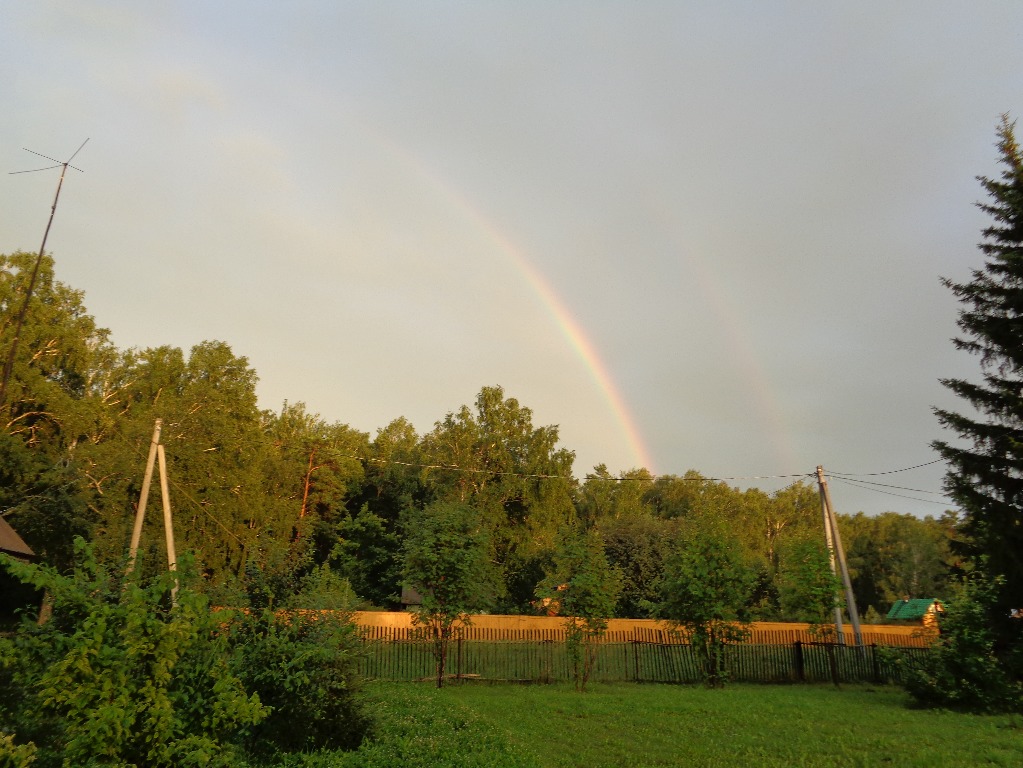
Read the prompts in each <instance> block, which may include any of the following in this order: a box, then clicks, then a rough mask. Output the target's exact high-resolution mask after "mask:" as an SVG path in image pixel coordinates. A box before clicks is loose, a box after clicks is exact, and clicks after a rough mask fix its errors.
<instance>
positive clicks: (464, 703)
mask: <svg viewBox="0 0 1023 768" xmlns="http://www.w3.org/2000/svg"><path fill="white" fill-rule="evenodd" d="M370 691H371V692H372V694H373V696H374V698H375V699H376V700H377V706H378V708H379V710H380V716H381V727H380V729H379V731H378V733H377V735H376V737H375V738H374V740H373V741H372V742H371V743H367V744H364V745H363V747H362V748H361V749H360V750H359V751H358V752H354V753H349V754H338V753H334V754H330V755H328V754H320V755H307V756H293V757H292V758H290V759H289V760H288V761H286V762H284V763H281V765H285V766H305V767H306V768H325V767H326V766H344V767H346V768H348V767H354V766H374V767H376V766H380V767H381V768H383V767H384V766H387V767H388V768H391V767H397V766H410V767H412V768H415V767H417V766H423V768H426V767H427V766H429V767H430V768H442V767H443V766H456V767H458V768H470V767H472V768H475V767H477V766H479V767H483V766H493V767H495V768H497V767H499V766H501V767H503V766H509V768H518V767H522V768H574V767H575V766H586V768H618V767H619V766H623V767H624V766H628V767H629V768H644V767H645V766H693V767H694V768H696V767H699V766H708V767H710V766H722V767H724V766H729V767H731V766H756V767H757V768H771V767H772V766H778V767H781V766H786V767H789V766H899V767H900V768H902V767H903V766H921V767H924V766H926V768H945V767H948V768H952V767H960V766H961V767H963V768H966V767H970V768H972V767H973V766H1006V768H1008V767H1009V766H1012V767H1013V768H1016V767H1017V766H1020V765H1023V718H1021V717H1019V716H984V717H981V716H973V715H962V714H956V713H951V712H935V711H928V710H914V709H909V708H907V706H906V701H907V700H906V696H905V694H904V693H902V692H901V691H899V690H897V689H892V688H873V687H867V686H847V687H844V688H842V689H841V690H836V689H834V688H832V687H829V686H766V685H765V686H754V685H734V686H731V687H729V688H725V689H724V690H717V691H711V690H707V689H704V688H701V687H695V686H667V685H637V684H628V683H623V684H604V685H595V686H593V688H592V690H591V691H589V692H587V693H585V694H578V693H576V692H575V691H574V690H573V689H572V688H571V687H570V686H561V685H555V686H514V685H502V686H496V685H495V686H488V685H463V686H452V687H449V688H444V689H442V690H437V689H435V688H431V687H429V686H428V685H426V684H409V683H377V684H374V685H372V686H371V687H370Z"/></svg>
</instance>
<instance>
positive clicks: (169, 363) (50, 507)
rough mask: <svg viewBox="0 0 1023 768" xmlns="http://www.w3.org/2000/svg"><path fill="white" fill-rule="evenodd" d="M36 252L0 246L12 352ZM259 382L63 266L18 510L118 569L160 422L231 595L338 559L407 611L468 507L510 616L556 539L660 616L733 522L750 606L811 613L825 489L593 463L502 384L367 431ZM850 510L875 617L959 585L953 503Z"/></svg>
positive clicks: (10, 501) (31, 354)
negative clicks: (443, 521) (433, 515)
mask: <svg viewBox="0 0 1023 768" xmlns="http://www.w3.org/2000/svg"><path fill="white" fill-rule="evenodd" d="M35 258H36V257H35V254H28V253H13V254H9V255H3V256H0V317H2V318H3V327H2V333H0V350H3V354H4V355H6V354H7V352H8V350H9V349H10V347H11V340H12V336H13V333H14V323H13V317H14V315H15V313H16V309H17V308H18V306H20V301H21V297H22V296H23V295H24V287H25V286H24V285H23V283H25V282H26V280H27V276H28V274H29V272H30V271H31V267H32V265H33V263H34V259H35ZM256 384H257V372H256V371H255V370H253V369H252V368H251V367H250V366H249V364H248V362H247V360H246V359H245V357H243V356H239V355H237V354H235V352H234V351H233V350H232V349H231V347H230V346H229V344H227V343H225V342H222V341H206V342H203V343H201V344H198V345H196V346H194V347H193V348H192V349H191V350H189V351H188V352H187V353H186V352H185V351H183V350H181V349H178V348H173V347H169V346H157V347H151V348H147V349H128V350H120V349H117V348H116V347H115V346H114V345H113V343H112V342H111V341H110V336H109V332H108V331H107V330H105V329H102V328H99V327H97V326H96V323H95V321H94V319H93V318H92V317H91V316H90V315H89V313H88V310H87V308H86V305H85V297H84V296H83V294H82V292H81V291H78V290H75V289H74V288H73V287H71V286H68V285H65V284H63V283H61V282H60V281H59V280H58V279H57V278H56V277H55V274H54V263H53V261H52V259H51V258H50V257H48V256H47V257H45V258H44V259H43V260H42V264H41V270H40V273H39V279H38V283H37V285H36V287H35V291H34V295H33V297H32V301H31V303H30V305H29V307H28V313H27V316H26V319H25V324H24V327H23V329H22V331H21V334H20V344H19V347H18V353H17V357H16V359H15V360H14V365H13V369H12V376H11V380H10V384H9V387H8V392H7V398H6V400H7V402H6V403H4V404H2V406H0V514H2V516H3V517H4V518H5V519H6V520H7V521H8V522H9V523H10V524H11V525H12V526H13V527H15V529H16V530H17V531H18V533H19V534H20V535H21V536H22V537H23V538H24V539H25V541H26V542H27V543H28V544H29V545H30V546H31V547H32V548H33V549H34V550H35V552H36V553H37V554H38V555H39V556H40V557H41V558H42V559H43V560H44V561H45V562H47V563H49V564H52V565H54V566H56V567H58V568H61V569H67V568H68V567H69V566H70V565H71V562H72V542H73V538H74V537H75V536H81V537H83V538H84V539H85V540H87V541H90V542H92V544H93V547H94V550H95V552H96V555H97V557H98V558H100V560H101V561H103V562H107V563H111V564H113V563H117V562H120V561H122V560H123V559H124V557H125V555H126V551H127V547H128V541H129V537H130V533H131V527H132V521H133V518H134V513H135V508H136V505H137V504H138V500H139V492H140V487H141V483H142V477H143V470H144V467H145V462H146V455H147V451H148V448H149V443H150V439H151V435H152V432H153V425H154V421H155V419H157V418H160V419H162V420H163V432H162V438H161V440H162V443H163V444H164V446H165V449H166V454H167V461H168V465H169V473H168V474H169V477H170V480H171V488H170V495H171V498H172V503H173V505H174V510H175V513H174V514H175V536H176V539H177V547H178V549H179V550H181V551H186V550H187V551H191V552H192V553H194V556H195V558H196V562H197V564H198V568H199V569H200V573H201V574H202V577H203V579H202V583H203V584H204V585H205V589H206V590H207V592H208V593H209V595H210V597H211V599H214V600H216V601H219V602H220V603H222V604H232V603H237V602H238V601H239V600H242V599H243V597H242V596H243V595H244V594H245V593H246V583H247V581H251V578H253V575H254V574H258V578H259V579H260V580H261V583H263V584H264V588H265V589H268V590H270V591H271V592H273V593H274V594H275V595H276V596H277V598H278V599H284V598H285V597H286V596H287V595H288V594H290V593H291V592H293V591H294V590H296V589H297V588H298V587H297V585H298V584H299V583H300V582H301V580H302V578H303V577H304V576H305V575H306V574H308V573H309V572H310V571H312V569H314V568H315V567H317V566H322V565H326V566H327V567H329V569H330V570H331V571H332V572H333V573H334V574H336V575H338V576H341V577H343V578H345V579H347V580H348V582H349V583H350V585H351V587H352V589H353V590H354V592H355V594H356V595H357V597H358V599H359V601H360V602H361V604H363V605H364V606H366V607H378V608H392V607H395V606H396V605H397V603H398V599H399V594H400V589H401V580H402V578H401V558H400V553H401V552H402V547H403V543H404V542H406V541H410V540H414V539H415V537H416V536H417V528H416V526H417V524H418V523H417V521H418V520H421V515H420V514H419V513H421V512H422V510H424V509H426V508H427V507H429V506H430V505H431V504H434V503H442V502H458V503H460V504H463V505H467V506H469V507H470V508H471V509H472V510H474V511H475V514H476V515H478V521H479V525H480V526H481V528H482V529H483V530H484V531H485V533H486V541H487V547H488V552H489V561H490V564H491V565H492V566H493V567H492V568H490V569H488V572H489V573H490V574H492V575H491V577H490V578H491V581H492V582H493V583H492V584H490V585H489V586H490V589H489V595H490V598H491V599H490V606H489V607H490V609H491V610H493V611H495V612H505V613H524V612H531V611H535V610H536V608H535V607H534V606H535V603H536V598H537V594H538V592H537V587H538V585H539V584H541V582H543V581H544V579H545V578H546V577H547V576H548V575H549V574H550V573H551V569H552V567H553V564H554V558H555V553H556V551H557V546H558V543H559V541H562V540H564V539H566V538H567V537H568V536H569V535H570V534H577V533H582V532H588V533H591V534H592V535H596V536H598V537H599V539H600V540H601V541H602V542H603V547H604V552H605V554H606V557H607V560H608V562H609V564H610V565H611V566H612V567H613V568H614V569H615V570H616V571H617V573H618V574H619V576H620V587H621V588H620V591H619V593H618V598H617V601H616V603H615V607H614V613H615V615H616V616H619V617H646V616H650V615H652V609H653V608H652V606H653V603H654V602H655V601H656V599H657V596H656V592H655V589H656V582H657V580H658V577H659V575H660V574H661V572H662V570H663V565H664V563H665V561H666V558H669V557H670V556H671V554H672V552H673V551H674V550H677V549H678V547H680V546H682V544H680V542H683V541H685V540H686V539H687V538H689V537H690V536H691V535H692V534H693V532H694V531H699V530H700V529H701V528H702V527H705V526H707V525H710V524H714V525H718V524H721V523H722V522H723V523H725V525H726V528H727V530H729V531H730V532H731V534H732V535H733V536H734V537H735V538H736V539H737V540H738V542H739V543H740V544H741V550H742V553H743V557H744V559H745V562H746V564H747V565H748V567H749V568H750V569H752V571H753V572H754V573H755V575H756V584H755V589H754V590H753V592H752V594H753V597H752V598H751V599H750V602H749V605H747V606H746V607H745V608H746V611H747V612H748V615H749V616H750V617H751V618H757V619H765V620H767V619H795V618H800V617H799V616H797V615H794V609H792V608H791V605H792V604H793V603H792V601H791V600H787V599H786V595H785V592H786V589H789V588H790V587H789V586H787V585H791V583H792V579H790V578H787V574H788V573H791V572H792V569H793V568H795V567H796V566H797V565H798V563H797V561H798V559H799V557H800V554H799V553H800V552H803V551H804V550H805V546H804V545H805V544H806V542H814V543H816V542H822V540H823V536H822V522H821V507H820V500H819V498H818V492H817V489H816V486H814V485H810V484H809V483H804V482H800V483H796V484H794V485H792V486H789V487H787V488H785V489H783V490H781V491H778V492H776V493H773V494H769V493H765V492H763V491H761V490H758V489H747V490H740V489H738V488H734V487H729V486H728V485H727V484H726V483H723V482H720V481H712V480H708V479H706V478H704V477H702V476H701V475H700V474H699V473H698V472H696V471H689V472H686V473H685V474H684V475H681V476H677V475H662V476H658V477H653V476H652V475H651V474H650V473H649V472H648V471H647V470H646V469H643V468H638V469H631V470H629V471H626V472H621V473H619V474H613V473H612V472H610V471H608V469H607V468H606V467H605V466H603V465H601V466H597V467H595V468H593V469H592V470H589V471H582V472H581V471H580V470H579V469H577V468H575V467H573V460H574V454H573V452H572V451H571V450H570V449H568V448H565V447H563V446H561V445H559V437H558V428H557V426H556V425H543V426H541V425H536V424H534V423H533V420H532V414H531V412H530V409H529V408H528V407H526V406H525V405H523V404H521V403H519V402H518V401H517V400H516V399H515V398H514V397H512V396H511V394H510V393H506V392H504V391H503V390H502V389H501V387H499V386H486V387H483V388H482V389H481V390H480V391H479V393H478V394H477V395H476V398H475V401H474V402H473V403H472V404H470V405H461V406H457V407H455V408H454V409H453V410H452V411H451V412H449V413H447V414H445V415H443V416H441V418H439V420H438V421H437V422H436V423H435V425H434V427H433V429H431V430H430V431H429V432H426V433H425V434H419V433H418V432H417V431H416V429H415V428H414V427H413V426H412V425H411V424H410V423H409V422H408V421H407V420H406V419H404V418H401V417H399V418H395V419H394V421H392V422H391V423H390V424H387V425H385V426H383V427H381V428H380V429H379V430H378V431H377V433H376V435H369V434H366V433H364V432H360V431H358V430H355V429H352V428H351V427H349V426H347V425H345V424H342V423H328V422H326V421H324V420H323V419H321V418H320V417H319V416H317V415H316V414H313V413H309V412H307V410H306V409H305V407H304V405H303V404H302V403H301V402H300V401H298V400H296V401H295V402H293V403H285V404H284V405H283V406H282V407H281V409H280V410H279V411H268V410H260V408H259V407H258V405H257V398H256ZM296 394H298V395H300V394H301V393H296ZM578 475H582V477H581V479H579V477H578ZM839 519H840V525H841V528H842V534H843V539H844V540H845V545H846V550H847V555H848V559H849V565H850V568H851V573H852V581H853V586H854V590H855V594H856V598H857V602H858V604H859V608H860V611H861V613H865V615H866V616H867V618H868V620H870V619H877V618H878V617H879V616H881V615H883V614H884V613H885V612H886V611H887V609H888V608H889V606H890V605H891V603H892V602H893V601H894V600H897V599H900V598H903V597H942V596H944V595H945V593H946V591H947V579H948V574H949V570H950V565H952V555H951V552H950V546H949V545H950V541H951V539H952V538H953V537H954V535H955V524H956V519H955V516H954V515H953V514H952V513H945V514H944V515H942V516H941V517H938V518H932V517H927V518H923V519H920V518H917V517H914V516H912V515H907V514H897V513H895V512H889V513H885V514H882V515H880V516H876V517H871V516H866V515H864V514H861V513H860V514H855V515H840V516H839ZM142 551H143V562H144V563H148V564H149V567H150V568H154V569H155V568H156V567H157V566H159V565H161V564H162V562H163V553H162V531H160V528H159V526H158V525H155V524H151V525H149V526H147V529H146V534H145V536H144V538H143V550H142ZM6 607H7V608H10V606H6Z"/></svg>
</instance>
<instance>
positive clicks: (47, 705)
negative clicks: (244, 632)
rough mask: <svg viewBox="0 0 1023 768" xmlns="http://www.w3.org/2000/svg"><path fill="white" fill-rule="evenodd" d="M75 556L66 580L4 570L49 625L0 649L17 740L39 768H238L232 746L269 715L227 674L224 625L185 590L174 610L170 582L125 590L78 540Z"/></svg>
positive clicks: (30, 628)
mask: <svg viewBox="0 0 1023 768" xmlns="http://www.w3.org/2000/svg"><path fill="white" fill-rule="evenodd" d="M74 549H75V562H76V565H75V568H74V571H73V573H72V575H70V576H62V575H60V574H58V573H57V572H56V571H55V570H53V569H51V568H47V567H44V566H39V565H29V564H25V563H18V562H16V561H13V560H11V559H6V560H5V561H4V562H3V564H4V565H5V566H6V567H7V568H8V570H9V571H11V572H12V573H13V574H14V575H15V576H17V577H18V578H20V579H21V580H22V581H25V582H26V583H30V584H32V585H33V586H35V587H36V588H37V589H46V590H47V591H48V592H49V594H50V596H51V599H52V601H53V616H52V619H51V620H50V621H49V622H47V623H46V624H44V625H43V626H41V627H38V626H36V625H34V624H31V623H28V622H26V623H25V624H24V625H23V626H22V627H21V629H20V631H19V632H18V634H17V635H16V637H15V638H14V640H13V641H12V642H8V643H6V644H5V645H4V647H3V649H2V653H3V663H2V667H3V668H4V670H5V672H4V674H3V675H0V686H3V688H2V690H0V700H2V701H5V702H7V705H8V707H9V712H7V713H5V714H6V716H8V717H9V718H10V722H11V723H12V724H13V731H14V733H15V734H16V738H17V739H18V740H19V741H20V742H21V743H22V744H25V742H26V741H34V742H35V744H36V745H37V746H38V748H39V750H38V760H39V764H40V765H41V766H50V765H59V764H63V765H65V766H91V765H116V766H127V765H145V766H151V767H152V768H162V767H163V766H168V767H169V766H193V765H194V766H200V765H201V766H229V765H232V764H234V763H235V762H236V760H235V757H236V752H235V750H234V749H233V747H232V742H233V741H234V740H235V739H236V738H237V737H238V736H239V735H240V733H241V732H242V731H244V729H245V728H247V727H250V726H252V725H254V724H255V723H257V722H259V721H260V720H261V719H262V718H263V717H265V716H266V713H267V710H266V708H265V707H263V706H262V705H261V704H260V703H259V700H258V698H256V697H255V696H249V695H247V694H246V693H245V691H244V690H243V688H242V685H241V683H240V681H239V680H238V678H236V677H235V676H233V675H232V674H231V672H230V670H229V669H228V665H227V660H228V655H227V649H226V645H225V642H226V638H225V637H224V632H223V630H222V625H221V623H220V618H218V617H216V616H214V615H212V614H211V612H210V611H209V609H208V606H207V604H206V602H205V600H204V598H203V597H202V596H201V595H199V594H198V593H196V592H194V591H192V590H190V589H187V588H182V589H180V591H179V592H178V596H177V602H176V603H174V604H170V601H169V600H167V596H168V595H169V594H170V591H171V589H172V587H174V586H175V584H176V581H175V577H174V576H173V575H172V574H164V575H163V576H162V577H160V578H158V579H156V580H155V581H153V582H152V583H151V584H149V585H147V586H144V585H142V584H140V583H139V582H138V581H137V580H136V579H133V578H129V579H127V580H126V581H124V582H122V580H121V579H120V578H117V577H115V574H114V572H113V571H111V570H109V569H107V568H104V567H102V566H100V565H99V564H98V563H97V562H96V560H95V558H94V557H93V554H92V550H91V548H90V547H89V546H88V545H87V544H86V543H85V542H84V541H83V540H82V539H81V538H78V539H76V541H75V545H74ZM9 751H10V750H9ZM21 754H22V757H24V756H25V755H26V754H27V753H25V752H22V753H21ZM12 759H18V758H12ZM14 764H15V765H17V763H16V762H15V763H14Z"/></svg>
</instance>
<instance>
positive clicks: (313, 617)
mask: <svg viewBox="0 0 1023 768" xmlns="http://www.w3.org/2000/svg"><path fill="white" fill-rule="evenodd" d="M232 641H233V645H234V649H235V651H234V661H233V668H234V670H235V672H236V674H237V675H238V676H239V677H240V678H241V679H242V681H243V683H244V685H245V689H246V690H248V691H251V692H253V693H255V694H258V696H259V700H260V701H261V702H262V703H264V704H266V705H269V706H270V708H271V712H270V714H269V715H268V716H267V717H266V718H265V719H263V720H262V721H261V722H260V723H259V724H257V725H255V726H254V727H253V728H252V729H251V730H250V731H249V732H248V734H247V737H246V739H245V744H246V746H247V747H248V748H249V750H250V751H252V752H254V753H257V754H272V753H275V752H295V751H303V750H315V749H354V748H355V747H358V746H359V744H360V743H361V742H362V740H363V737H364V736H365V735H366V734H367V732H368V731H369V729H370V725H371V717H370V715H369V712H368V710H367V707H366V704H365V700H364V697H363V695H362V691H361V680H360V679H359V676H358V669H357V659H358V654H359V653H360V652H361V642H360V639H359V637H358V630H357V628H356V627H355V625H354V624H353V623H352V622H351V615H350V614H348V613H345V612H341V611H313V610H298V609H296V610H281V611H272V610H270V609H269V608H264V609H263V610H261V611H253V612H252V613H250V614H248V615H246V616H244V617H241V618H240V619H239V620H237V621H236V622H235V624H234V626H233V631H232Z"/></svg>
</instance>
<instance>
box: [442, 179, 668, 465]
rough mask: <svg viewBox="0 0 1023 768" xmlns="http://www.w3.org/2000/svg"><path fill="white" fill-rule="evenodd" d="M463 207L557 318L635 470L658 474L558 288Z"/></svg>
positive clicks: (473, 211) (628, 412)
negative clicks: (622, 438) (606, 407)
mask: <svg viewBox="0 0 1023 768" xmlns="http://www.w3.org/2000/svg"><path fill="white" fill-rule="evenodd" d="M456 199H457V198H456ZM461 207H462V208H463V210H464V211H465V213H466V214H467V215H469V216H470V217H471V218H472V219H473V220H474V221H475V222H476V223H477V224H478V225H479V226H480V227H481V228H482V229H483V230H484V231H485V232H486V233H487V235H488V236H489V237H490V239H491V240H492V241H494V243H495V244H496V245H498V246H499V247H500V248H501V250H503V251H504V253H505V254H507V255H508V256H509V257H510V258H511V260H512V262H513V263H514V264H515V266H516V267H517V268H518V270H519V271H520V272H521V273H522V275H523V276H524V277H525V278H526V281H527V282H528V283H529V285H530V286H531V287H532V289H533V290H534V291H535V292H536V295H537V296H539V297H540V300H541V301H542V303H543V304H544V306H545V307H546V308H547V310H548V311H549V312H550V313H551V315H553V317H554V320H555V322H556V323H557V325H558V328H559V329H560V330H561V333H562V334H563V335H564V337H565V338H566V339H567V340H568V343H569V344H570V345H571V347H572V349H573V350H575V353H576V354H577V355H578V356H579V357H580V358H581V359H582V361H583V364H584V365H585V366H586V368H587V370H588V371H589V373H590V376H591V377H592V378H593V380H594V382H596V384H597V387H598V388H599V389H600V391H601V393H602V394H603V396H604V399H605V400H607V403H608V405H609V406H610V407H611V411H612V413H614V416H615V420H616V421H617V422H618V424H619V425H620V426H621V429H622V434H623V435H624V436H625V442H626V444H627V445H628V446H629V451H630V452H631V453H632V457H633V460H634V461H635V462H636V464H635V467H634V468H640V467H645V468H646V469H648V470H650V472H654V463H653V459H651V457H650V451H649V450H648V449H647V447H646V444H645V443H644V441H643V437H642V435H641V434H640V431H639V427H638V426H637V425H636V420H635V418H634V417H633V415H632V411H631V410H630V409H629V406H628V404H627V403H626V402H625V398H624V397H623V396H622V393H621V391H619V389H618V387H617V386H615V383H614V379H612V378H611V372H610V371H609V370H608V367H607V365H606V364H605V363H604V361H603V360H602V359H601V358H600V354H599V353H598V352H597V348H596V346H595V345H594V343H593V341H592V340H591V339H590V338H589V336H587V335H586V333H585V331H583V329H582V326H580V325H579V323H578V322H576V320H575V318H574V317H572V314H571V313H570V312H569V311H568V308H567V307H566V306H565V302H564V301H563V300H562V299H561V298H560V297H559V296H558V295H557V293H555V292H554V288H553V287H551V284H550V283H549V282H548V281H547V280H546V279H545V278H544V277H543V275H541V274H540V272H539V270H537V269H536V268H535V267H534V266H533V265H532V264H530V263H529V261H527V260H526V258H525V256H524V255H522V253H521V251H520V250H519V249H517V248H515V246H514V245H512V243H511V242H510V241H508V239H507V238H505V237H504V235H503V234H501V232H500V231H499V230H497V229H496V228H495V227H494V226H492V225H491V224H490V223H489V222H488V221H487V220H486V219H484V218H483V217H482V216H481V215H480V214H479V212H478V211H477V210H476V209H474V208H471V207H468V206H467V205H462V206H461Z"/></svg>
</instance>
